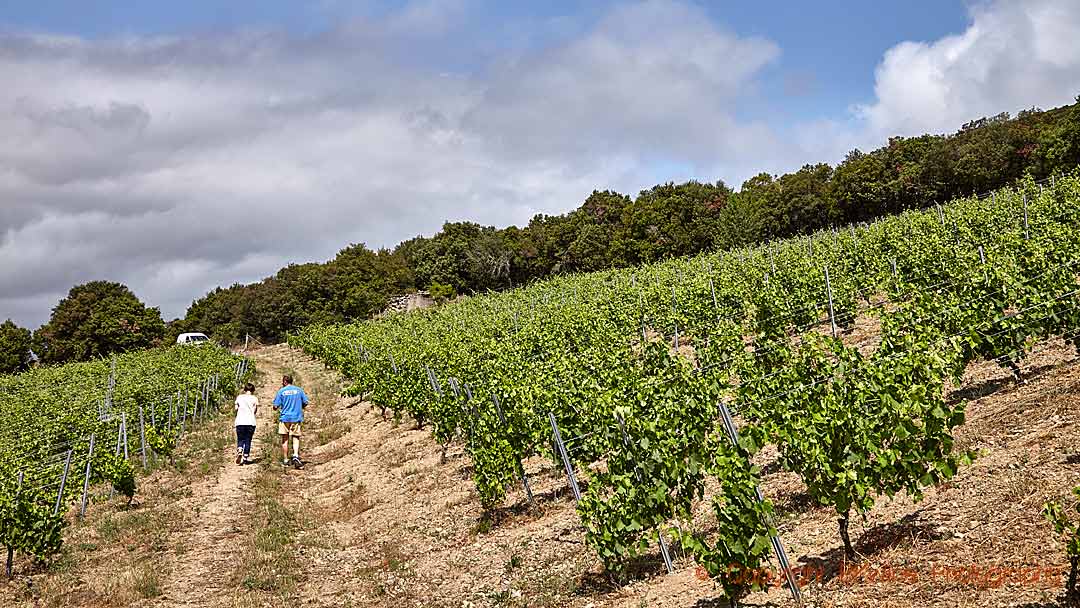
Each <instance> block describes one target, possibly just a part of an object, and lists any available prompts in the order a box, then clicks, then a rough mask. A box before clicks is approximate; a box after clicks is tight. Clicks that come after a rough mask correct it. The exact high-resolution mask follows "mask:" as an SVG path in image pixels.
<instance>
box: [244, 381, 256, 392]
mask: <svg viewBox="0 0 1080 608" xmlns="http://www.w3.org/2000/svg"><path fill="white" fill-rule="evenodd" d="M244 391H245V392H248V393H254V392H255V385H254V384H252V383H250V382H248V383H247V384H245V385H244Z"/></svg>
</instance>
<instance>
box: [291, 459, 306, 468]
mask: <svg viewBox="0 0 1080 608" xmlns="http://www.w3.org/2000/svg"><path fill="white" fill-rule="evenodd" d="M289 464H291V465H292V466H293V468H294V469H302V468H304V461H303V460H300V457H299V456H293V457H292V460H291V461H289Z"/></svg>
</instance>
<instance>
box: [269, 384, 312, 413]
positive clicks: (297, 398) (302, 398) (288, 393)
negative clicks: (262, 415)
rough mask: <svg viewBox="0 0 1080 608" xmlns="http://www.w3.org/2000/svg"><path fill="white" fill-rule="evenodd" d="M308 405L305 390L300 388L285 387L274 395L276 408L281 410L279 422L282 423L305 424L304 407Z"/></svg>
mask: <svg viewBox="0 0 1080 608" xmlns="http://www.w3.org/2000/svg"><path fill="white" fill-rule="evenodd" d="M307 404H308V398H307V395H306V394H304V389H302V388H300V387H299V386H293V385H291V384H290V385H289V386H285V387H282V389H281V390H279V391H278V392H277V394H276V395H274V407H275V408H277V409H279V410H281V415H280V416H279V417H278V420H280V421H281V422H303V421H304V406H305V405H307Z"/></svg>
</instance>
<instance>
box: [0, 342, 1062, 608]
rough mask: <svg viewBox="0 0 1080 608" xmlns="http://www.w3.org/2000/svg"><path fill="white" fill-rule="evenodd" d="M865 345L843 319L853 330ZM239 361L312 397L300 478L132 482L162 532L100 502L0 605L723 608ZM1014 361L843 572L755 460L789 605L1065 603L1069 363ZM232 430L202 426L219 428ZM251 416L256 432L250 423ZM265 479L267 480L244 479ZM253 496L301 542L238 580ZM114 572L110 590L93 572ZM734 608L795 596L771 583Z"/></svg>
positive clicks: (326, 391)
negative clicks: (791, 570)
mask: <svg viewBox="0 0 1080 608" xmlns="http://www.w3.org/2000/svg"><path fill="white" fill-rule="evenodd" d="M873 333H875V332H874V329H873V328H872V327H870V328H863V327H861V326H859V327H856V329H855V331H854V332H853V334H854V335H853V336H852V338H853V339H858V340H859V341H862V340H864V339H866V338H867V337H868V336H872V335H873ZM252 355H253V357H254V358H255V359H256V361H257V364H258V366H259V368H260V370H261V371H263V372H265V376H264V379H263V381H262V382H261V383H260V388H259V396H260V399H261V400H262V402H263V403H264V404H268V403H269V396H270V395H271V394H272V390H273V389H275V388H276V382H275V381H276V380H277V378H278V377H279V376H280V374H281V372H282V371H285V370H290V371H294V372H295V373H296V374H297V375H298V376H299V378H300V380H301V382H302V386H304V387H305V388H306V389H308V391H309V393H311V394H312V395H313V396H314V397H315V398H314V404H313V406H312V407H311V408H310V412H309V413H308V418H307V420H306V422H305V425H306V428H305V448H304V453H305V454H306V460H307V461H308V466H307V468H306V469H305V470H302V471H292V470H285V469H281V468H280V465H276V466H277V467H278V468H277V469H275V468H273V466H271V463H262V464H260V465H259V466H252V467H237V466H236V465H235V464H233V463H232V461H231V458H232V455H233V451H232V450H233V444H232V443H228V442H226V443H224V444H222V445H219V446H216V450H217V451H216V452H215V453H214V454H213V455H212V460H213V467H212V468H213V469H214V472H213V473H211V474H208V475H204V476H201V477H199V476H195V477H193V476H192V475H191V474H190V472H189V473H188V474H186V475H181V474H179V473H177V472H175V471H169V470H165V471H161V472H157V473H154V475H153V476H151V477H150V478H148V479H144V480H141V483H140V488H141V489H140V495H139V497H138V498H139V500H140V502H139V506H138V507H137V508H136V509H135V511H141V512H145V513H150V514H152V515H153V517H157V518H158V520H160V521H161V522H166V523H163V524H162V525H161V526H159V528H160V529H159V530H158V532H157V534H158V536H159V537H160V538H158V539H157V541H154V542H151V541H147V540H145V539H140V538H137V537H136V538H128V537H121V539H120V540H117V539H115V538H111V537H110V538H106V537H105V536H107V535H102V534H101V530H102V523H101V522H102V521H103V518H106V517H112V516H113V515H109V513H112V512H114V510H116V509H119V508H120V507H119V506H118V505H116V504H109V505H101V506H97V507H96V511H97V514H96V515H95V516H94V517H91V518H90V519H89V520H88V521H87V522H85V523H83V524H79V525H77V526H75V527H73V528H72V529H71V530H70V531H69V540H68V543H67V544H68V547H69V551H70V552H71V554H70V556H69V558H68V559H69V561H70V562H71V563H70V564H69V565H67V566H65V567H59V568H58V567H57V566H55V565H54V566H53V567H52V568H51V569H49V570H45V571H35V570H34V569H33V568H32V567H31V566H30V565H27V564H23V565H21V566H22V567H21V570H22V572H23V573H24V574H23V575H21V576H20V577H19V578H18V579H17V581H16V582H14V583H12V584H9V585H8V586H7V587H6V588H5V589H0V593H4V592H10V593H11V595H12V596H13V597H16V598H17V600H18V601H16V602H15V604H16V605H27V606H30V605H33V606H39V605H65V606H100V605H110V606H119V605H139V606H144V605H154V606H277V605H303V606H357V607H361V606H438V607H447V608H449V607H454V608H464V607H487V606H519V607H524V606H537V607H540V606H574V607H580V608H601V607H620V608H621V607H627V608H629V607H639V606H662V607H668V608H675V607H686V608H690V607H694V608H706V607H710V606H727V602H726V600H724V599H723V597H722V593H721V592H720V590H719V589H718V588H717V586H715V585H714V584H713V583H712V582H711V581H709V580H708V579H707V577H703V576H701V575H700V573H699V571H698V569H697V568H696V566H695V565H694V563H693V561H692V560H691V559H689V558H688V557H686V556H683V555H682V554H681V553H679V552H678V551H677V550H676V557H677V559H676V570H677V571H676V573H675V574H670V575H669V574H665V573H664V570H663V567H662V563H661V561H660V559H659V556H658V555H652V556H648V557H647V558H646V559H643V560H641V562H640V563H639V564H637V565H636V567H635V568H633V569H632V572H631V574H630V577H629V580H626V581H614V580H612V578H611V577H609V576H608V575H607V574H605V573H604V572H603V570H602V568H601V566H600V564H599V561H598V560H597V559H596V558H595V556H594V555H593V554H592V552H591V550H590V549H589V548H588V547H587V546H585V545H584V543H583V533H582V529H581V526H580V524H579V522H578V518H577V515H576V513H575V511H574V505H573V499H572V497H571V496H570V495H569V492H568V489H567V488H566V484H565V478H564V477H563V475H562V471H561V470H559V469H556V468H555V467H553V466H552V465H551V464H550V463H547V462H543V461H541V460H539V459H534V460H532V461H530V462H529V463H527V467H526V468H527V470H528V472H529V474H530V478H531V480H532V482H533V490H534V492H535V494H536V496H537V506H536V507H535V508H529V507H528V506H527V505H526V504H525V498H524V495H523V492H522V491H521V489H520V488H513V489H511V491H510V495H509V496H508V498H507V501H506V506H504V507H502V508H501V509H498V510H496V511H495V512H493V513H488V514H485V513H484V512H483V510H482V509H481V507H480V503H479V500H478V497H477V495H476V493H475V491H474V489H473V482H472V480H471V478H470V465H469V460H468V457H467V456H466V455H464V454H463V452H462V450H461V448H460V446H452V447H451V448H450V449H449V451H448V453H447V456H446V458H445V460H444V459H443V458H442V448H441V447H440V446H439V445H438V444H437V443H436V442H435V441H434V440H433V439H432V437H431V434H430V432H429V431H428V430H422V429H417V428H416V425H415V423H414V422H413V421H412V420H409V419H403V420H399V421H395V420H393V419H384V418H383V417H382V416H380V414H379V412H378V409H377V408H375V409H372V407H371V406H370V404H368V403H363V402H358V401H357V400H355V399H350V398H345V397H339V396H338V395H339V394H340V390H341V388H342V387H343V383H342V381H341V379H340V378H339V376H338V375H337V374H336V373H335V372H333V371H331V370H327V369H326V368H325V367H324V366H322V365H321V364H320V363H318V362H315V361H313V360H311V359H309V358H307V357H305V356H303V355H301V354H299V353H297V352H296V351H293V350H291V349H289V348H288V347H285V346H274V347H266V348H261V349H259V350H257V351H255V352H254V353H252ZM1022 368H1023V370H1024V373H1025V379H1026V380H1027V382H1026V384H1024V385H1017V384H1016V382H1015V381H1014V380H1013V379H1012V375H1011V373H1010V372H1009V371H1008V370H1006V369H1003V368H1001V367H999V366H997V365H996V364H994V363H982V364H978V365H973V366H972V367H971V369H969V370H968V372H967V374H966V376H965V378H964V381H963V382H962V383H961V385H960V386H958V387H955V388H953V389H952V392H951V395H950V397H951V398H953V399H957V400H960V399H966V400H967V401H968V407H967V422H966V424H965V425H964V426H963V427H962V428H961V429H960V431H959V433H958V437H957V439H958V442H959V444H960V447H962V448H963V449H974V450H977V451H978V453H979V457H978V459H977V460H976V462H975V463H974V464H973V465H971V466H970V467H966V468H963V469H962V470H961V471H960V472H959V473H958V474H957V476H956V477H955V478H954V479H952V480H951V481H949V482H948V483H946V484H943V485H941V486H939V487H937V488H932V489H930V490H928V491H927V492H926V495H925V496H924V497H923V499H922V500H921V501H920V502H914V501H912V500H911V499H909V498H906V497H897V498H895V499H889V498H885V497H883V498H882V499H881V500H879V501H878V504H877V505H876V506H875V507H874V508H873V509H872V510H871V511H870V513H868V514H867V517H866V519H865V520H863V519H861V518H856V519H855V520H854V521H853V522H852V540H853V542H854V543H855V547H856V550H857V551H858V553H859V554H860V558H859V560H857V561H856V562H855V563H849V564H845V563H844V562H843V560H842V558H841V556H842V553H843V552H842V549H841V542H840V538H839V535H838V533H837V521H836V520H837V517H836V514H835V513H834V512H832V511H831V510H829V509H827V508H822V507H819V506H816V505H813V504H811V502H810V501H809V500H808V498H807V496H806V494H805V491H804V488H803V487H802V484H801V482H800V481H799V480H798V478H797V476H795V475H792V474H789V473H785V472H782V471H779V470H777V467H775V465H774V464H773V463H771V462H770V453H769V452H768V451H766V452H765V453H763V454H762V455H761V458H762V459H763V464H764V465H765V470H766V471H767V472H768V473H767V475H766V479H765V483H764V487H763V490H764V492H765V494H766V495H767V496H768V497H769V498H770V499H772V500H773V501H774V502H775V503H776V507H777V512H778V514H779V517H780V520H779V528H780V533H781V537H782V540H783V542H784V544H785V546H786V548H787V552H788V555H789V557H790V558H791V560H792V562H793V563H795V564H797V565H801V566H803V567H806V568H807V570H806V573H807V574H808V575H811V576H812V577H813V578H815V580H814V581H810V582H807V584H805V585H804V587H803V596H804V603H805V604H806V605H811V606H873V607H882V606H889V607H892V606H898V607H907V606H912V607H914V606H1017V607H1025V608H1034V607H1051V606H1065V605H1070V604H1067V603H1065V601H1064V600H1063V599H1061V598H1060V590H1061V589H1062V587H1063V585H1064V579H1063V572H1064V570H1065V569H1066V567H1067V562H1066V559H1065V554H1064V545H1063V543H1062V542H1061V541H1060V540H1059V539H1057V538H1055V537H1054V535H1053V533H1052V531H1051V529H1050V527H1049V525H1048V524H1047V523H1046V522H1045V521H1044V519H1043V517H1042V515H1041V513H1040V511H1041V509H1042V506H1043V503H1044V502H1045V501H1046V500H1047V499H1052V498H1064V497H1067V495H1068V493H1069V491H1070V489H1071V488H1072V487H1073V486H1074V485H1078V484H1080V413H1078V412H1077V408H1076V404H1077V396H1078V393H1080V365H1078V360H1077V358H1076V355H1075V353H1074V352H1073V350H1072V348H1071V347H1067V346H1066V345H1065V344H1063V343H1061V342H1060V341H1052V342H1048V343H1045V344H1041V345H1039V346H1037V347H1036V348H1035V351H1034V353H1033V354H1031V355H1030V356H1029V357H1028V358H1027V359H1026V360H1025V361H1024V362H1023V363H1022ZM227 418H228V417H227V416H226V417H222V418H221V419H219V420H218V421H217V422H216V423H215V424H217V425H220V428H218V429H216V430H214V429H211V430H208V431H207V432H208V433H217V434H218V435H219V436H220V435H228V433H229V432H230V430H231V428H230V425H231V419H227ZM262 420H263V424H269V416H265V413H264V417H263V418H262ZM259 435H262V433H259ZM271 454H273V457H274V459H275V460H276V459H277V458H279V455H278V453H277V452H276V451H272V452H271ZM772 454H773V455H774V454H775V451H773V452H772ZM270 475H279V476H280V483H278V482H277V481H276V479H277V478H274V479H275V485H273V486H269V485H267V484H265V483H262V484H260V483H258V480H259V479H261V478H265V477H267V476H270ZM260 476H262V477H260ZM155 484H156V485H155ZM170 484H171V485H170ZM181 486H182V487H181ZM163 487H165V488H166V489H167V491H166V490H163V489H162V488H163ZM268 487H272V488H274V489H273V490H266V489H265V488H268ZM142 488H145V490H144V489H142ZM260 491H272V492H273V493H274V494H275V496H273V497H272V498H273V499H274V500H277V501H280V503H281V504H282V505H284V507H286V508H287V509H288V511H289V512H290V513H292V514H293V515H294V518H295V523H294V525H295V528H296V530H295V532H296V533H295V535H293V536H290V537H289V540H288V544H289V548H288V552H287V555H288V556H289V564H287V565H286V566H287V567H284V568H283V570H282V572H284V573H285V574H283V575H282V576H283V577H287V578H288V580H287V581H285V582H284V583H282V584H280V585H277V586H274V587H273V588H270V589H258V588H256V589H249V588H247V586H246V585H245V582H244V581H245V580H248V579H246V578H245V577H244V576H243V573H244V572H245V560H248V559H250V556H249V555H247V554H246V550H245V549H244V547H246V546H248V544H250V542H251V538H250V537H252V536H253V535H254V536H259V535H262V534H263V533H264V532H263V531H264V530H265V529H266V528H265V526H266V520H267V517H269V516H263V515H260V513H258V512H253V511H255V510H254V509H253V508H252V505H255V504H257V503H258V500H257V498H259V497H258V496H256V492H260ZM144 493H145V494H144ZM259 504H261V503H259ZM706 507H707V505H706V504H702V505H701V512H702V517H701V518H700V523H699V524H698V525H700V526H701V529H705V528H706V527H707V525H708V517H707V516H706V512H707V508H706ZM115 512H118V511H115ZM158 520H155V521H158ZM129 536H130V535H129ZM124 538H128V540H126V541H125V540H123V539H124ZM259 538H262V537H261V536H259ZM88 544H95V545H96V546H95V548H94V549H87V548H86V546H87V545H88ZM145 564H151V565H152V566H153V568H154V569H155V571H156V572H157V582H158V587H159V589H158V590H157V592H156V594H155V593H154V590H151V593H149V594H147V593H141V592H140V591H139V589H138V588H137V587H138V585H137V583H139V581H140V580H141V578H140V577H142V578H145V577H146V576H147V575H146V572H145V571H144V570H145ZM140 568H142V570H140ZM35 572H36V573H35ZM125 577H126V578H125ZM114 579H115V580H116V581H119V582H116V583H115V584H114V585H113V587H111V589H113V591H112V593H111V595H110V594H109V593H106V592H105V590H107V589H109V588H110V587H108V584H107V583H106V582H105V581H109V580H114ZM129 579H130V580H129ZM125 581H127V582H125ZM27 589H32V590H33V591H28V590H27ZM147 595H149V596H151V597H146V596H147ZM743 604H744V605H750V606H791V605H794V603H793V602H792V600H791V599H790V597H789V595H788V593H787V590H786V589H782V588H774V589H772V590H771V591H769V592H768V593H755V594H752V595H751V596H750V597H749V598H747V599H746V601H745V602H743Z"/></svg>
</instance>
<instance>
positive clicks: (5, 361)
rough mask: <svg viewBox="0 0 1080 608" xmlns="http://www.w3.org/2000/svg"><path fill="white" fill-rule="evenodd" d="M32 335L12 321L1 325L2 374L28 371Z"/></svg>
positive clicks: (0, 372) (0, 362)
mask: <svg viewBox="0 0 1080 608" xmlns="http://www.w3.org/2000/svg"><path fill="white" fill-rule="evenodd" d="M31 343H32V342H31V334H30V330H29V329H25V328H22V327H19V326H18V325H16V324H15V323H14V322H13V321H12V320H11V319H8V320H7V321H4V322H3V323H2V324H0V374H10V373H13V372H20V371H22V370H24V369H26V366H27V365H28V364H29V363H30V345H31Z"/></svg>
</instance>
